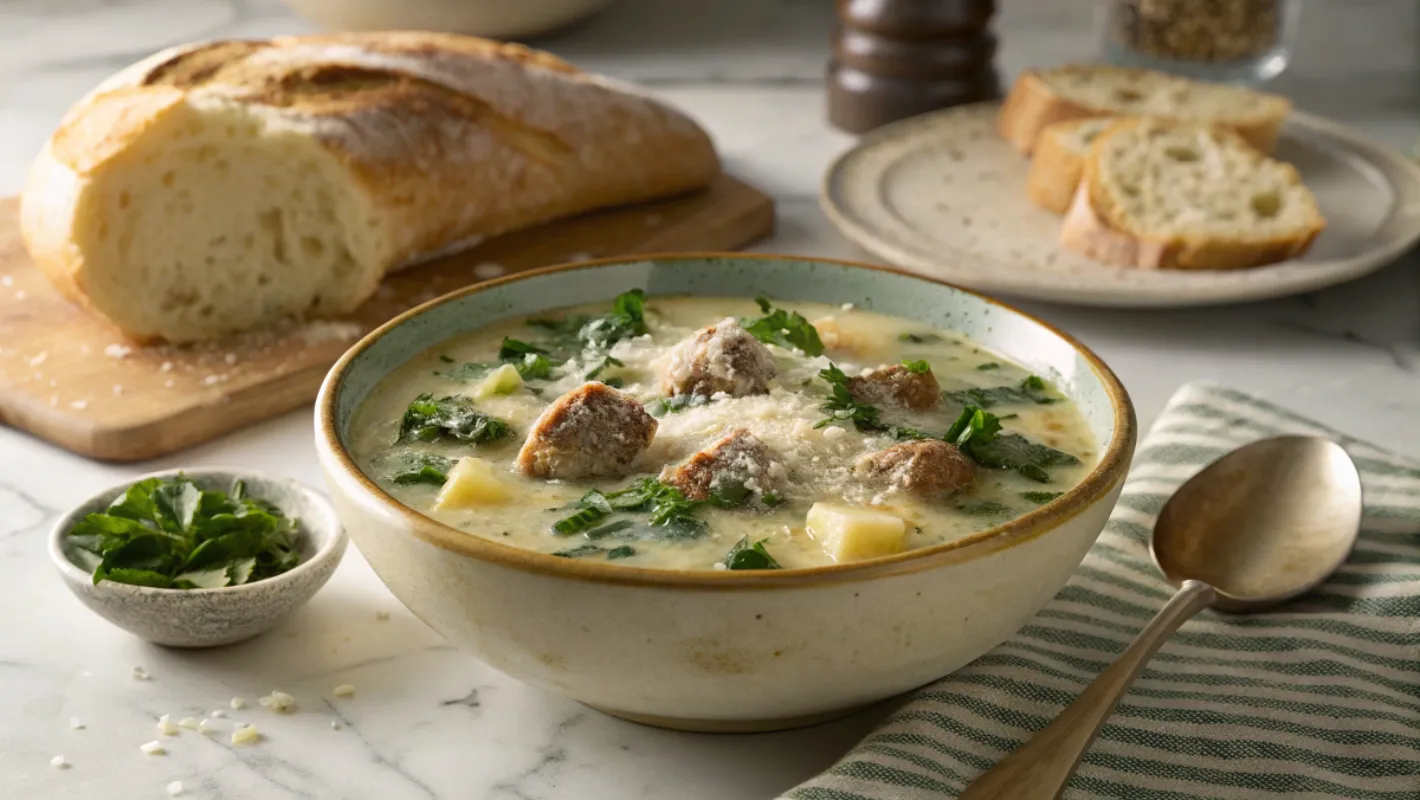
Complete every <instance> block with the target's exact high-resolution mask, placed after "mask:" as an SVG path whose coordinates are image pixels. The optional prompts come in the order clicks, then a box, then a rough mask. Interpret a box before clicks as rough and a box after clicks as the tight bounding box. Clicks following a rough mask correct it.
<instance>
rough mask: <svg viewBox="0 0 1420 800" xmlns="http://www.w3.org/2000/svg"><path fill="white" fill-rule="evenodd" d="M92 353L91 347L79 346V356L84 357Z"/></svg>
mask: <svg viewBox="0 0 1420 800" xmlns="http://www.w3.org/2000/svg"><path fill="white" fill-rule="evenodd" d="M92 352H94V349H93V348H92V347H89V346H88V345H86V344H81V345H79V355H81V356H86V355H88V354H90V353H92Z"/></svg>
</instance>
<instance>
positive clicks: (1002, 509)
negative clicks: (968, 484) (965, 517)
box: [957, 500, 1011, 517]
mask: <svg viewBox="0 0 1420 800" xmlns="http://www.w3.org/2000/svg"><path fill="white" fill-rule="evenodd" d="M957 511H960V512H961V513H963V514H970V515H972V516H974V517H995V516H999V515H1001V514H1009V513H1011V508H1010V506H1006V505H1003V504H1001V503H998V502H996V501H995V500H963V501H961V502H960V503H957Z"/></svg>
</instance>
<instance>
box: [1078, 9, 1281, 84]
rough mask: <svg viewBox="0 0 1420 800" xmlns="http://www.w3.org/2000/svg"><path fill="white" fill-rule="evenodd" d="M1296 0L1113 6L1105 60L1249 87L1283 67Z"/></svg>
mask: <svg viewBox="0 0 1420 800" xmlns="http://www.w3.org/2000/svg"><path fill="white" fill-rule="evenodd" d="M1297 6H1298V3H1297V2H1296V0H1111V2H1108V3H1106V5H1105V21H1104V32H1105V56H1106V58H1107V59H1108V60H1109V61H1111V62H1113V63H1116V64H1124V65H1128V66H1141V67H1151V68H1154V69H1161V70H1165V71H1167V72H1172V73H1175V74H1179V75H1185V76H1188V77H1191V78H1198V79H1202V80H1217V81H1230V82H1239V83H1255V82H1261V81H1265V80H1268V79H1270V78H1273V77H1275V76H1276V75H1278V74H1279V73H1281V72H1282V70H1283V69H1284V68H1285V67H1286V65H1287V56H1288V51H1289V48H1290V38H1291V32H1292V29H1293V27H1294V25H1295V21H1296V16H1297V12H1298V8H1297Z"/></svg>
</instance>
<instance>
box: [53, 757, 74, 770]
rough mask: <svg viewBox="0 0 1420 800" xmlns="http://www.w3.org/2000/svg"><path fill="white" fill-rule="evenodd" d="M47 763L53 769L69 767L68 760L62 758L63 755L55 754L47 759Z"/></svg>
mask: <svg viewBox="0 0 1420 800" xmlns="http://www.w3.org/2000/svg"><path fill="white" fill-rule="evenodd" d="M49 765H50V766H51V767H54V768H55V769H69V762H68V761H65V760H64V756H55V757H54V758H51V759H50V760H49Z"/></svg>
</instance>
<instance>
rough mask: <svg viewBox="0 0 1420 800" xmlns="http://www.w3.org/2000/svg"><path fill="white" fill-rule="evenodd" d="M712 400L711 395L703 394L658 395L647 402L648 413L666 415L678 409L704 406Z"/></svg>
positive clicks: (657, 415) (655, 415)
mask: <svg viewBox="0 0 1420 800" xmlns="http://www.w3.org/2000/svg"><path fill="white" fill-rule="evenodd" d="M709 402H710V397H709V396H708V395H703V394H673V395H671V396H670V397H657V398H656V399H655V400H652V401H651V402H649V403H647V404H646V413H647V414H650V415H651V416H653V417H664V416H665V415H667V414H674V413H676V412H677V411H684V410H686V409H687V408H695V407H696V406H703V405H705V404H707V403H709Z"/></svg>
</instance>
